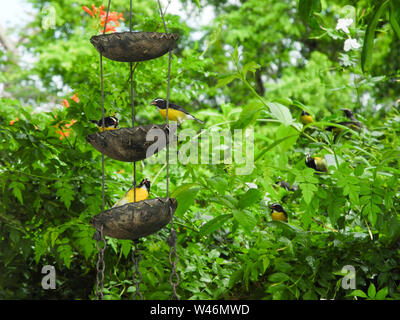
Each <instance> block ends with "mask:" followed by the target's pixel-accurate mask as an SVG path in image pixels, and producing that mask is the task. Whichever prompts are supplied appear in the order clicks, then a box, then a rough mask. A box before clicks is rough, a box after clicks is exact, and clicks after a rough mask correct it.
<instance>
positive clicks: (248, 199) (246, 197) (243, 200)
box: [239, 189, 261, 209]
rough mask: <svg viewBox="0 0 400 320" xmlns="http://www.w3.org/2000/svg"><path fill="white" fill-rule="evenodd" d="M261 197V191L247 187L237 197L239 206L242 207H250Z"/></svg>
mask: <svg viewBox="0 0 400 320" xmlns="http://www.w3.org/2000/svg"><path fill="white" fill-rule="evenodd" d="M260 198H261V192H260V191H259V190H258V189H249V190H247V192H246V193H245V194H242V195H241V196H240V198H239V208H240V209H244V208H247V207H250V206H251V205H252V204H254V203H256V202H257V201H258V200H259V199H260Z"/></svg>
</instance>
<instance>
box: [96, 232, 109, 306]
mask: <svg viewBox="0 0 400 320" xmlns="http://www.w3.org/2000/svg"><path fill="white" fill-rule="evenodd" d="M97 232H98V233H99V234H100V240H97V250H98V252H99V254H98V257H97V263H96V270H97V274H96V281H97V283H96V295H97V300H103V299H104V296H103V289H104V270H105V268H106V264H105V263H104V251H105V250H106V246H107V244H106V240H105V239H104V236H103V225H102V226H101V227H100V229H97ZM100 241H102V242H103V248H100ZM99 288H100V290H99Z"/></svg>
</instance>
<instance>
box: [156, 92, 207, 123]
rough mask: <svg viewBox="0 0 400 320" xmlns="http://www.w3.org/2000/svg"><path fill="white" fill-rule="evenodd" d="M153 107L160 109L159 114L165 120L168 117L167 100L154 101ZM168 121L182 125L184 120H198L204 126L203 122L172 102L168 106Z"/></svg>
mask: <svg viewBox="0 0 400 320" xmlns="http://www.w3.org/2000/svg"><path fill="white" fill-rule="evenodd" d="M152 105H154V106H156V107H157V108H158V112H160V114H161V115H162V116H163V117H164V118H165V117H166V114H167V101H166V100H165V99H162V98H157V99H154V100H153V101H152ZM168 120H171V121H177V122H178V123H179V124H181V123H182V121H184V120H196V121H197V122H199V123H201V124H204V122H203V121H201V120H199V119H197V118H196V117H195V116H192V115H191V114H190V113H189V112H188V111H186V110H185V109H183V108H182V107H180V106H178V105H176V104H174V103H172V102H171V101H170V102H169V104H168Z"/></svg>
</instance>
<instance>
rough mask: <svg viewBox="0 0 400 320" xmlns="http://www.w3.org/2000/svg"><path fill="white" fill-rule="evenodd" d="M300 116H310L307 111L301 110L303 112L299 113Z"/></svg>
mask: <svg viewBox="0 0 400 320" xmlns="http://www.w3.org/2000/svg"><path fill="white" fill-rule="evenodd" d="M301 115H302V116H309V115H310V114H309V113H308V112H307V111H305V110H303V111H302V112H301Z"/></svg>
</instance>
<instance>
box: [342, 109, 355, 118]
mask: <svg viewBox="0 0 400 320" xmlns="http://www.w3.org/2000/svg"><path fill="white" fill-rule="evenodd" d="M341 110H342V111H343V112H344V114H345V116H346V117H347V118H349V119H352V120H353V119H354V114H353V111H351V110H350V109H341Z"/></svg>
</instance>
